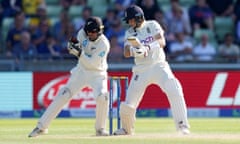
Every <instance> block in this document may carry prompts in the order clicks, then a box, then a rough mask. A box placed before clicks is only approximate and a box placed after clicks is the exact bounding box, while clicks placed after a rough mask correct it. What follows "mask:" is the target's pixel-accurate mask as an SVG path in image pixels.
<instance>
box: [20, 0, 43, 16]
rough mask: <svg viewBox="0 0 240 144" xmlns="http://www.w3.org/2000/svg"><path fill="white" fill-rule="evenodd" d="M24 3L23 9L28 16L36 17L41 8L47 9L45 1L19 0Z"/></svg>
mask: <svg viewBox="0 0 240 144" xmlns="http://www.w3.org/2000/svg"><path fill="white" fill-rule="evenodd" d="M18 1H22V9H23V11H24V13H25V14H26V16H28V17H35V16H36V15H37V11H38V8H39V7H46V3H45V0H18Z"/></svg>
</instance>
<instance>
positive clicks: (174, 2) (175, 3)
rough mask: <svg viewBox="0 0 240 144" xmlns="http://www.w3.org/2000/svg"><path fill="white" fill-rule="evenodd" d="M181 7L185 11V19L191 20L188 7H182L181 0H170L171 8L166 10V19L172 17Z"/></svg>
mask: <svg viewBox="0 0 240 144" xmlns="http://www.w3.org/2000/svg"><path fill="white" fill-rule="evenodd" d="M179 7H180V8H181V9H182V13H183V14H182V15H183V16H182V17H183V19H184V21H188V22H190V19H189V15H188V11H187V9H186V8H184V7H181V5H180V3H179V0H170V9H168V10H167V11H166V12H165V17H166V19H172V17H173V15H174V13H175V12H176V11H177V9H179Z"/></svg>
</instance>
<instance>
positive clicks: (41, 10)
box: [29, 5, 51, 27]
mask: <svg viewBox="0 0 240 144" xmlns="http://www.w3.org/2000/svg"><path fill="white" fill-rule="evenodd" d="M45 19H48V15H47V9H46V6H44V5H40V6H39V7H38V8H37V11H36V14H35V15H34V16H32V17H31V18H30V19H29V26H30V27H38V26H39V23H40V21H41V20H45ZM48 23H49V24H51V22H50V19H48Z"/></svg>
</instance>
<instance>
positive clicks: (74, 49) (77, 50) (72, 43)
mask: <svg viewBox="0 0 240 144" xmlns="http://www.w3.org/2000/svg"><path fill="white" fill-rule="evenodd" d="M67 49H68V52H69V53H70V54H72V55H74V56H76V57H80V55H81V53H82V48H81V47H80V44H79V42H78V40H77V39H76V38H75V37H71V38H70V39H69V41H68V44H67Z"/></svg>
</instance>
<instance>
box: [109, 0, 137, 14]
mask: <svg viewBox="0 0 240 144" xmlns="http://www.w3.org/2000/svg"><path fill="white" fill-rule="evenodd" d="M113 1H114V9H116V10H117V14H118V16H120V17H122V16H123V15H124V14H123V12H124V10H125V9H126V8H127V7H128V6H130V5H131V4H134V2H135V0H113Z"/></svg>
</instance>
